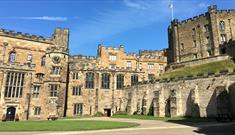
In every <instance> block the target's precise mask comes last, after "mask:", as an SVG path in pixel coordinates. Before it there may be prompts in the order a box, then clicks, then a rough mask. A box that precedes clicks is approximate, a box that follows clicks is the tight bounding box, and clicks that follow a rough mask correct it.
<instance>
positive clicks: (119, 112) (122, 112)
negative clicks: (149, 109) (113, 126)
mask: <svg viewBox="0 0 235 135" xmlns="http://www.w3.org/2000/svg"><path fill="white" fill-rule="evenodd" d="M114 115H127V112H125V111H117V112H116V113H115V114H114Z"/></svg>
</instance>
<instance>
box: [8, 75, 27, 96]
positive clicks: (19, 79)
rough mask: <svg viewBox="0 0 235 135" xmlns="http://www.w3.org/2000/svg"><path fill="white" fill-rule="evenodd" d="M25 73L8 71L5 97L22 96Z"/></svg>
mask: <svg viewBox="0 0 235 135" xmlns="http://www.w3.org/2000/svg"><path fill="white" fill-rule="evenodd" d="M24 76H25V74H24V73H18V72H8V73H7V78H6V86H5V97H7V98H21V97H22V92H23V88H24Z"/></svg>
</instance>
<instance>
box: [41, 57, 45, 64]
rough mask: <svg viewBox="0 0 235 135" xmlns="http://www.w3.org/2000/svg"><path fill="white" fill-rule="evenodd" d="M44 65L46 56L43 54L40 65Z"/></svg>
mask: <svg viewBox="0 0 235 135" xmlns="http://www.w3.org/2000/svg"><path fill="white" fill-rule="evenodd" d="M45 65H46V56H43V57H42V58H41V66H45Z"/></svg>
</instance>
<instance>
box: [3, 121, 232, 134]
mask: <svg viewBox="0 0 235 135" xmlns="http://www.w3.org/2000/svg"><path fill="white" fill-rule="evenodd" d="M82 120H106V121H121V122H136V123H139V124H140V126H138V127H133V128H122V129H112V130H94V131H72V132H19V133H17V135H194V134H205V135H230V134H231V135H234V134H235V122H232V123H216V122H208V123H207V122H203V123H185V122H184V123H173V122H165V121H156V120H137V119H115V118H85V119H82ZM15 134H16V133H15V132H0V135H15Z"/></svg>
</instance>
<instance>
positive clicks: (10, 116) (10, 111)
mask: <svg viewBox="0 0 235 135" xmlns="http://www.w3.org/2000/svg"><path fill="white" fill-rule="evenodd" d="M15 114H16V108H15V107H9V108H7V113H6V121H14V120H15Z"/></svg>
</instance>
